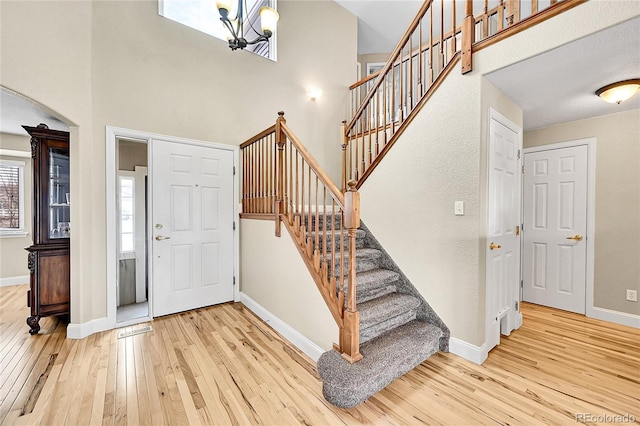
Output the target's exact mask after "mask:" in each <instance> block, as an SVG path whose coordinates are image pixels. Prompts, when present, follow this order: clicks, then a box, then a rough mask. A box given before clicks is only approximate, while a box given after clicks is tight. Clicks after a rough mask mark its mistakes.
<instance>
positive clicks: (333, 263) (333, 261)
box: [329, 194, 342, 295]
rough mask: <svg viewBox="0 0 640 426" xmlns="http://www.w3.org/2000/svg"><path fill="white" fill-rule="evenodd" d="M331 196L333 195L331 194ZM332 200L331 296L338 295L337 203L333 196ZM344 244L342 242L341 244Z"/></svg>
mask: <svg viewBox="0 0 640 426" xmlns="http://www.w3.org/2000/svg"><path fill="white" fill-rule="evenodd" d="M329 195H331V194H329ZM330 198H331V268H330V269H329V271H331V272H330V274H329V277H330V278H329V284H330V285H331V294H332V295H333V294H335V293H336V287H335V270H336V220H335V218H336V203H335V201H334V200H333V196H331V197H330ZM340 244H342V242H340Z"/></svg>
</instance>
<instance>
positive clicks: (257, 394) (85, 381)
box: [0, 286, 640, 425]
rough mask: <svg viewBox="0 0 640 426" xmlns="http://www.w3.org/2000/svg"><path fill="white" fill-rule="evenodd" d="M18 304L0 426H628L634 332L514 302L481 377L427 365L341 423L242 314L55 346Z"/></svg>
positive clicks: (637, 413) (200, 313) (7, 312)
mask: <svg viewBox="0 0 640 426" xmlns="http://www.w3.org/2000/svg"><path fill="white" fill-rule="evenodd" d="M26 291H27V286H14V287H2V288H0V343H1V345H0V377H1V388H0V423H2V424H7V425H12V424H29V425H31V424H48V425H62V424H69V425H87V424H96V425H97V424H109V425H111V424H117V425H121V424H130V425H137V424H141V425H146V424H152V425H161V424H172V425H178V424H219V425H227V424H230V425H231V424H233V425H248V424H266V425H285V424H306V425H340V424H385V425H407V424H451V425H464V424H470V425H471V424H473V425H476V424H492V425H494V424H522V425H532V424H575V423H576V415H579V414H583V415H584V416H583V417H581V419H582V420H583V422H585V423H606V422H609V423H610V422H613V420H616V419H617V420H619V422H620V423H624V420H627V423H629V420H631V423H633V422H635V423H636V424H638V422H639V421H640V359H639V357H640V331H639V330H637V329H633V328H629V327H624V326H619V325H615V324H610V323H605V322H602V321H597V320H592V319H587V318H585V317H583V316H580V315H576V314H571V313H566V312H562V311H557V310H553V309H549V308H543V307H540V306H536V305H530V304H526V303H523V305H522V311H523V315H524V321H525V322H524V326H523V327H522V328H521V329H520V330H518V331H516V332H514V333H513V334H512V335H511V336H510V337H503V339H502V344H501V345H500V346H499V347H497V348H496V349H494V350H493V351H492V352H491V354H490V356H489V359H488V360H487V361H486V362H485V363H484V365H482V366H478V365H475V364H473V363H470V362H468V361H466V360H464V359H462V358H460V357H458V356H456V355H452V354H437V355H435V356H433V357H431V358H430V359H429V360H427V361H426V362H424V363H423V364H422V365H420V366H419V367H418V368H416V369H415V370H413V371H412V372H410V373H408V374H407V375H405V376H404V377H402V378H401V379H398V380H396V381H395V382H393V383H392V384H391V385H390V386H388V387H387V388H386V389H384V390H383V391H382V392H380V393H378V394H377V395H375V396H374V397H372V398H370V399H369V400H368V401H367V402H365V403H364V404H362V405H360V406H358V407H356V408H353V409H350V410H343V409H338V408H336V407H333V406H332V405H330V404H329V403H327V402H326V401H325V400H324V399H323V397H322V383H321V382H320V380H319V378H318V375H317V373H316V371H315V364H314V363H313V362H312V361H310V360H309V359H308V358H307V357H306V356H305V355H303V354H301V353H300V352H299V351H298V350H297V349H295V348H293V347H292V346H291V345H290V344H289V343H287V342H286V341H283V339H282V338H281V337H280V336H279V335H278V334H277V333H276V332H274V331H273V330H272V329H271V328H269V326H267V325H266V324H265V323H263V322H262V321H261V320H260V319H258V318H257V317H256V316H254V315H253V314H252V313H251V312H250V311H249V310H248V309H246V308H245V307H244V306H243V305H242V304H233V303H229V304H223V305H219V306H214V307H210V308H206V309H198V310H195V311H190V312H186V313H182V314H177V315H171V316H167V317H163V318H158V319H156V320H154V321H153V322H151V323H146V324H140V325H137V326H134V327H130V328H129V330H131V329H137V328H140V327H142V326H143V325H151V326H152V327H153V331H151V332H148V333H144V334H138V335H133V336H130V337H125V338H120V339H118V332H119V331H122V330H113V331H108V332H103V333H98V334H95V335H92V336H89V337H88V338H86V339H83V340H67V339H65V331H66V330H65V329H66V327H65V325H64V324H63V323H61V322H58V320H57V319H55V318H44V319H43V320H42V321H41V326H42V330H41V332H40V335H38V336H30V335H29V334H28V327H27V325H26V324H25V322H24V320H25V318H26V317H27V316H28V310H27V308H26V307H25V306H24V304H25V301H26V296H25V294H26ZM587 415H590V416H593V417H587ZM606 416H609V417H608V418H607V417H606ZM614 416H620V417H619V418H615V417H614ZM622 416H627V417H626V418H625V417H622ZM620 420H623V421H620Z"/></svg>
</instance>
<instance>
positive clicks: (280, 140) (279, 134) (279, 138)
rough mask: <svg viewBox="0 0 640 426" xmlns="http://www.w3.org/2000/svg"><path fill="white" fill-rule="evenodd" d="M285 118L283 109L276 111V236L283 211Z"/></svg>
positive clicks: (278, 234) (279, 228)
mask: <svg viewBox="0 0 640 426" xmlns="http://www.w3.org/2000/svg"><path fill="white" fill-rule="evenodd" d="M286 122H287V120H286V119H285V118H284V111H280V112H278V118H277V119H276V143H277V145H278V159H277V162H278V163H277V165H276V188H277V189H276V205H275V212H274V213H275V214H276V217H275V219H276V236H277V237H279V236H280V233H281V224H280V221H281V217H280V215H281V214H283V213H284V201H283V200H284V175H285V165H284V144H285V141H286V138H287V137H286V135H285V134H284V131H283V130H282V124H283V123H286Z"/></svg>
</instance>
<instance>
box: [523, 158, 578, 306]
mask: <svg viewBox="0 0 640 426" xmlns="http://www.w3.org/2000/svg"><path fill="white" fill-rule="evenodd" d="M524 159H525V177H524V259H525V262H524V273H523V300H525V301H527V302H532V303H537V304H540V305H545V306H551V307H554V308H558V309H563V310H566V311H571V312H578V313H581V314H584V313H585V288H586V253H587V251H586V250H587V245H586V238H587V235H586V232H587V146H586V145H580V146H574V147H568V148H561V149H551V150H546V151H539V152H531V153H526V154H525V156H524Z"/></svg>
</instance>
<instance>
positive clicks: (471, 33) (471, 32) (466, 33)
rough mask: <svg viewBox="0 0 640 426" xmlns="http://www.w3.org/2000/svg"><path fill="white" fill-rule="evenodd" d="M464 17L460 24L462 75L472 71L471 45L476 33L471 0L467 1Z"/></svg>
mask: <svg viewBox="0 0 640 426" xmlns="http://www.w3.org/2000/svg"><path fill="white" fill-rule="evenodd" d="M465 6H466V7H465V9H466V11H465V17H464V21H463V23H462V74H466V73H468V72H471V71H473V56H472V55H473V52H472V48H473V43H474V37H475V33H476V29H475V22H476V21H475V19H474V18H473V0H467V2H466V5H465Z"/></svg>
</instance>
